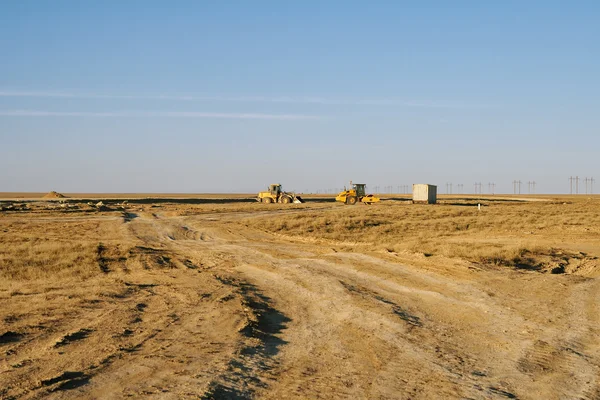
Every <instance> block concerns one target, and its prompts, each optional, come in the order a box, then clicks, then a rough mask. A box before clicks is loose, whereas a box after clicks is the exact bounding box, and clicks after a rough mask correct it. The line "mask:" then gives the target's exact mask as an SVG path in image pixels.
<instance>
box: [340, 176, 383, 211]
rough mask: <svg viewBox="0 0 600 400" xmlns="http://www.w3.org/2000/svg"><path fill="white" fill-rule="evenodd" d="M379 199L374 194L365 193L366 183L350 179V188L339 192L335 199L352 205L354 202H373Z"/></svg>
mask: <svg viewBox="0 0 600 400" xmlns="http://www.w3.org/2000/svg"><path fill="white" fill-rule="evenodd" d="M380 200H381V199H380V198H379V197H377V196H375V195H372V194H367V193H366V185H365V184H364V183H352V181H350V189H349V190H346V188H344V191H342V192H340V193H339V194H338V195H337V196H336V198H335V201H341V202H342V203H344V204H347V205H349V206H353V205H354V204H356V203H365V204H373V203H377V202H378V201H380Z"/></svg>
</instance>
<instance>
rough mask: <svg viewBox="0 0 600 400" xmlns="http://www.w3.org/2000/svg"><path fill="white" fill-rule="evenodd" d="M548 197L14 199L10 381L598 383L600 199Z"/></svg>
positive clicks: (187, 385) (394, 389)
mask: <svg viewBox="0 0 600 400" xmlns="http://www.w3.org/2000/svg"><path fill="white" fill-rule="evenodd" d="M546 200H547V201H543V202H542V201H540V202H527V203H515V202H513V203H515V204H513V203H510V202H507V203H502V202H491V201H490V202H487V201H484V207H483V210H482V211H481V212H478V211H477V209H476V207H475V203H473V202H469V201H466V200H465V201H461V200H460V199H456V200H454V201H455V202H456V203H448V204H446V205H444V204H442V205H436V206H419V205H409V204H406V203H405V202H403V201H399V200H397V201H394V200H388V201H383V202H382V203H381V204H380V205H376V206H370V207H369V206H365V205H357V206H354V207H347V206H343V205H341V204H335V203H332V202H327V201H312V202H309V203H307V204H303V205H291V206H283V205H282V206H279V205H263V204H258V203H235V202H234V203H227V202H214V203H210V202H207V203H202V204H186V203H185V202H166V201H165V202H160V203H156V204H149V203H145V202H140V203H134V202H131V203H128V204H120V203H119V204H108V208H107V209H102V210H94V209H93V207H91V206H87V205H86V204H85V203H75V204H73V206H72V207H67V206H59V205H58V204H59V203H57V202H43V201H39V202H32V203H31V204H30V205H29V206H28V207H27V208H25V206H22V207H21V205H18V206H17V207H13V208H10V209H9V210H6V209H5V210H4V211H2V212H0V398H2V399H13V398H15V399H16V398H19V399H38V398H123V397H128V396H133V397H141V396H145V397H154V398H161V399H162V398H164V399H179V398H205V399H211V398H215V399H239V398H261V399H262V398H264V399H281V398H298V399H304V398H310V399H319V398H322V399H332V398H340V399H341V398H343V399H347V398H352V399H432V398H449V399H454V398H456V399H464V398H468V399H515V398H519V399H590V400H591V399H599V398H600V340H599V339H598V338H599V337H600V280H599V279H598V276H600V267H599V266H598V259H597V255H600V230H599V228H598V224H597V222H598V221H596V220H595V219H594V218H595V217H594V216H597V215H599V213H598V211H599V210H600V201H598V200H597V199H585V200H580V201H577V200H573V199H569V200H568V201H567V200H566V199H554V200H552V201H550V200H549V199H546ZM115 203H116V201H115ZM6 204H8V203H6ZM6 204H4V205H5V206H6ZM67 204H69V203H67ZM0 205H1V204H0ZM5 208H6V207H5ZM546 216H548V217H546ZM565 216H566V217H565ZM569 216H571V217H569ZM588 216H589V217H588ZM486 218H488V219H486ZM565 218H566V219H565ZM507 221H508V222H507ZM401 224H402V225H401ZM455 226H456V227H455ZM513 246H518V247H519V249H518V250H514V251H517V252H518V254H520V256H518V257H512V256H503V257H504V258H502V257H501V256H500V255H499V254H508V253H510V252H511V251H513ZM523 246H526V247H527V249H523V248H522V247H523ZM490 248H494V249H496V250H497V251H496V250H494V251H495V253H493V254H492V253H490V254H488V253H486V251H488V249H490ZM514 248H515V249H516V247H514ZM475 253H477V254H476V255H473V254H475ZM556 268H558V269H556ZM552 272H554V273H552Z"/></svg>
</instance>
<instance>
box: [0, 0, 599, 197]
mask: <svg viewBox="0 0 600 400" xmlns="http://www.w3.org/2000/svg"><path fill="white" fill-rule="evenodd" d="M599 20H600V2H597V1H571V2H565V1H552V0H546V1H537V0H530V1H526V2H524V1H513V0H507V1H495V2H492V1H476V0H471V1H466V0H465V1H463V0H456V1H451V2H450V1H442V0H440V1H427V0H424V1H373V2H364V1H360V2H359V1H350V0H345V1H334V0H332V1H327V2H323V1H310V0H308V1H297V2H287V1H227V2H225V1H222V2H208V1H206V2H203V1H184V0H180V1H152V0H144V1H142V0H130V1H126V2H125V1H118V0H106V1H95V2H89V1H64V0H53V1H50V0H37V1H33V0H7V1H3V2H0V192H1V191H34V192H45V191H50V190H55V191H59V192H67V193H68V192H71V193H73V192H79V193H81V192H93V193H100V192H106V193H115V192H122V193H134V192H144V193H169V192H170V193H227V192H246V193H253V192H258V191H259V190H264V189H265V188H266V186H267V185H269V184H270V183H282V184H283V186H284V189H286V190H295V191H298V192H316V191H320V192H323V191H335V190H336V189H337V188H342V187H343V186H344V185H347V184H348V182H349V181H350V180H353V181H354V182H364V183H366V184H367V185H368V188H369V189H370V191H374V190H375V187H378V188H379V191H380V192H383V191H386V190H389V188H388V186H391V187H392V189H393V191H394V192H395V191H397V190H398V188H399V187H400V188H401V187H402V186H404V185H410V184H413V183H430V184H436V185H438V191H439V192H440V193H445V192H446V188H447V184H450V183H452V188H453V189H452V190H453V193H458V192H459V190H460V189H459V186H458V185H459V184H462V185H463V186H462V191H463V192H464V193H473V192H474V190H475V186H474V184H475V183H479V182H481V183H482V193H486V192H487V191H488V190H489V188H490V186H489V183H494V184H495V192H496V193H512V192H513V181H515V180H516V181H521V182H522V183H523V184H522V186H521V192H522V193H527V192H528V187H529V185H528V184H527V183H528V182H533V181H535V182H536V186H535V191H536V192H537V193H568V192H569V190H570V185H569V177H571V176H573V177H575V176H578V177H579V178H580V179H581V181H580V183H579V189H580V192H581V193H583V192H585V184H584V179H585V178H591V177H594V178H598V179H600V163H599V162H598V156H597V155H598V150H599V148H600V146H599V145H600V112H599V111H600V77H599V73H598V71H600V24H599V23H598V21H599ZM596 186H597V191H598V192H600V182H598V183H597V184H596ZM400 190H402V189H400ZM589 190H590V191H591V185H590V188H589Z"/></svg>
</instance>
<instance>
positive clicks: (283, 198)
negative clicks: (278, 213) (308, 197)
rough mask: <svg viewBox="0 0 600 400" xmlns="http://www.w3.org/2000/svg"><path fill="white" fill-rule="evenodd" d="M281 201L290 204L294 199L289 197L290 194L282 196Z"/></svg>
mask: <svg viewBox="0 0 600 400" xmlns="http://www.w3.org/2000/svg"><path fill="white" fill-rule="evenodd" d="M281 202H282V203H283V204H289V203H291V202H292V199H291V198H289V197H288V196H283V197H282V198H281Z"/></svg>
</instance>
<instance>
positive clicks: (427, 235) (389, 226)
mask: <svg viewBox="0 0 600 400" xmlns="http://www.w3.org/2000/svg"><path fill="white" fill-rule="evenodd" d="M482 203H483V204H482V206H483V207H482V209H481V211H478V209H477V204H476V203H468V202H462V203H460V202H455V203H454V204H438V205H433V206H427V205H412V204H406V203H393V202H388V203H387V204H386V203H382V204H380V205H376V206H362V205H357V206H354V207H350V206H342V205H340V207H339V208H337V209H336V210H335V211H333V212H328V213H323V212H317V211H315V212H307V213H302V214H295V215H279V216H271V217H266V218H261V219H258V218H249V219H248V220H247V223H248V224H249V225H250V226H254V227H257V228H260V229H262V230H265V231H274V232H277V233H281V234H285V235H292V236H298V237H310V238H315V239H323V240H330V241H336V242H340V243H348V242H352V243H356V244H361V245H366V246H370V247H371V248H372V249H386V250H388V251H391V252H402V251H404V252H406V251H408V252H415V253H422V254H425V255H426V256H431V255H441V256H445V257H451V258H461V259H466V260H468V261H472V262H478V263H494V264H503V265H516V264H519V263H521V262H523V260H524V259H526V258H527V257H531V255H532V254H538V253H539V254H546V253H548V252H550V251H551V247H553V246H559V247H560V245H561V243H562V242H563V241H565V240H566V242H569V243H571V244H576V243H577V241H578V240H583V239H585V240H590V239H593V238H597V239H600V201H595V200H592V201H589V200H580V201H574V202H566V203H565V202H562V201H554V202H532V203H521V202H489V201H485V202H482ZM526 255H527V257H526Z"/></svg>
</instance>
